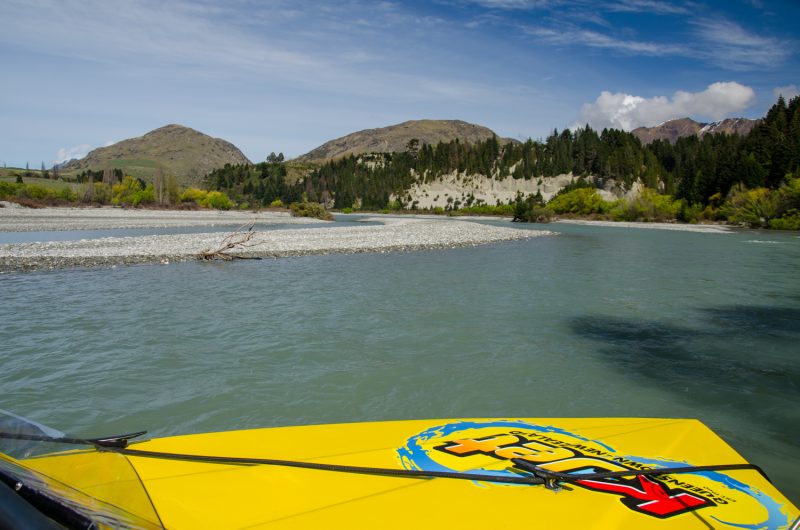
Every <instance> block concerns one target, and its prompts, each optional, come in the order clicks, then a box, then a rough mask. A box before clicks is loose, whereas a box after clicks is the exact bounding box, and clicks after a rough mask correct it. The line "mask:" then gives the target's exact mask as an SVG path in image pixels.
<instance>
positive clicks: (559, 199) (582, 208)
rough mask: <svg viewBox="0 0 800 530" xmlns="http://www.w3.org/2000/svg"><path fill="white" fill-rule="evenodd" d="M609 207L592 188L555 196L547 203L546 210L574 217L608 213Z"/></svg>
mask: <svg viewBox="0 0 800 530" xmlns="http://www.w3.org/2000/svg"><path fill="white" fill-rule="evenodd" d="M609 207H610V205H609V203H607V202H606V201H604V200H603V198H602V197H601V196H600V194H599V193H597V190H596V189H594V188H578V189H575V190H572V191H569V192H567V193H564V194H561V195H556V196H555V197H553V198H552V199H550V202H548V203H547V208H548V209H549V210H550V211H552V212H553V213H571V214H576V215H590V214H593V213H604V212H606V211H608V209H609Z"/></svg>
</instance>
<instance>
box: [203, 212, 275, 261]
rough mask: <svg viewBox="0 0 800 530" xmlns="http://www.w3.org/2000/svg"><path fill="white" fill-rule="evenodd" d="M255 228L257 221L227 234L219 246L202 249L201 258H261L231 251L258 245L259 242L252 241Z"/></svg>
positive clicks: (208, 259)
mask: <svg viewBox="0 0 800 530" xmlns="http://www.w3.org/2000/svg"><path fill="white" fill-rule="evenodd" d="M254 228H255V222H252V223H250V224H249V225H242V226H240V227H239V228H238V229H236V231H235V232H233V233H231V234H228V235H227V236H225V239H223V240H222V244H221V246H220V247H219V248H216V249H207V250H202V251H201V252H200V258H201V259H203V260H206V261H211V260H215V259H221V260H224V261H231V260H234V259H261V258H259V257H257V256H240V255H237V254H230V253H229V252H230V251H231V250H240V249H245V248H248V247H254V246H256V245H257V244H258V242H251V240H252V239H253V236H254V235H255V231H254Z"/></svg>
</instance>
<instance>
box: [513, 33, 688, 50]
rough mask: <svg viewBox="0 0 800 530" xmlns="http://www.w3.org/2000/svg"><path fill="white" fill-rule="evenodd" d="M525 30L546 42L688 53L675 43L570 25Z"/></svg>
mask: <svg viewBox="0 0 800 530" xmlns="http://www.w3.org/2000/svg"><path fill="white" fill-rule="evenodd" d="M525 32H526V33H528V34H529V35H533V36H534V37H537V38H538V39H540V40H541V41H544V42H547V43H548V44H555V45H565V46H568V45H576V44H580V45H584V46H589V47H592V48H603V49H608V50H616V51H618V52H622V53H625V54H631V55H649V56H664V55H686V54H687V53H689V50H688V49H687V48H685V47H684V46H680V45H677V44H666V43H658V42H647V41H638V40H625V39H619V38H616V37H612V36H610V35H607V34H605V33H600V32H598V31H591V30H585V29H580V28H577V27H572V26H569V27H565V28H563V29H554V28H545V27H527V28H525Z"/></svg>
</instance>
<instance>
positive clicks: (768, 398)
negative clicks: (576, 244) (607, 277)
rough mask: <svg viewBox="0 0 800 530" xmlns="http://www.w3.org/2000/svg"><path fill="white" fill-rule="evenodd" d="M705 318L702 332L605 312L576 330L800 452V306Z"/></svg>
mask: <svg viewBox="0 0 800 530" xmlns="http://www.w3.org/2000/svg"><path fill="white" fill-rule="evenodd" d="M702 314H703V315H704V316H703V317H702V318H701V319H700V320H699V321H698V322H697V323H698V324H700V325H699V326H698V327H697V328H690V327H682V326H677V325H673V324H668V323H664V322H660V321H656V320H648V319H644V318H642V319H636V318H616V317H610V316H598V315H589V316H581V317H577V318H574V319H573V320H572V322H571V323H570V325H571V327H572V330H573V332H574V333H576V334H577V335H579V336H581V337H584V338H587V339H590V340H592V341H595V342H597V343H598V350H597V351H598V352H599V353H600V354H601V355H602V356H603V357H605V358H607V359H608V360H609V361H611V362H612V363H613V364H614V365H615V366H616V367H617V368H618V369H619V370H620V371H622V372H623V373H624V374H625V375H627V376H630V377H634V378H636V379H638V380H641V381H642V383H643V384H647V385H653V386H654V387H657V388H660V389H663V390H666V391H670V392H674V393H677V394H680V396H681V397H682V398H685V399H690V400H694V401H696V402H698V403H701V404H702V405H703V407H704V408H706V409H707V408H709V407H710V408H711V409H715V410H723V409H727V410H735V411H736V414H737V415H744V416H746V417H747V418H748V419H749V420H751V421H752V422H754V423H756V424H761V425H762V426H764V427H766V428H767V429H769V430H770V431H771V432H773V433H774V436H775V438H777V439H780V440H782V441H785V442H786V443H788V444H791V445H794V446H798V447H800V406H798V403H800V346H798V345H800V309H798V308H792V307H779V306H771V307H758V306H724V307H714V308H707V309H704V310H702ZM765 335H767V336H768V337H769V338H768V340H764V336H765ZM794 352H797V353H794Z"/></svg>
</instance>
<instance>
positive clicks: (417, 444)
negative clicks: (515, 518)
mask: <svg viewBox="0 0 800 530" xmlns="http://www.w3.org/2000/svg"><path fill="white" fill-rule="evenodd" d="M398 456H399V458H400V461H401V463H402V465H403V466H404V467H405V468H406V469H420V470H426V471H459V472H466V473H469V472H473V473H480V474H482V475H487V474H488V475H497V476H519V471H518V470H515V471H512V470H511V469H510V468H511V467H512V466H513V464H512V462H511V459H523V460H526V461H528V462H530V463H532V464H534V465H536V466H539V467H541V468H543V469H546V470H549V471H554V472H559V473H569V474H575V475H578V477H580V475H581V474H588V473H602V472H607V471H609V472H615V471H630V470H650V469H660V468H669V467H680V466H686V465H687V463H686V462H676V461H671V460H656V459H651V458H644V457H637V456H629V455H623V454H619V453H617V452H616V451H615V450H614V448H612V447H611V446H609V445H608V444H606V443H604V442H602V441H600V440H592V439H589V438H587V437H585V436H582V435H580V434H577V433H572V432H568V431H566V430H564V429H561V428H558V427H554V426H549V425H533V424H530V423H528V422H524V421H515V420H495V421H483V422H481V421H459V422H453V423H448V424H445V425H438V426H435V427H431V428H429V429H426V430H425V431H423V432H421V433H419V434H417V435H415V436H412V437H411V438H409V439H408V441H407V443H406V444H405V446H403V447H402V448H400V449H398ZM481 484H482V485H485V484H486V483H485V482H482V483H481ZM505 486H508V484H505ZM572 486H578V487H579V488H581V489H584V490H588V491H591V492H596V493H602V494H607V495H614V496H617V497H618V498H619V501H620V502H621V504H622V505H623V506H625V507H626V508H627V509H630V510H633V511H635V512H638V513H641V514H644V515H648V516H651V517H656V518H661V519H666V518H671V517H675V516H678V515H681V514H685V513H688V512H693V511H696V510H701V509H704V508H711V507H718V508H719V510H714V511H713V512H711V513H718V514H720V515H726V517H725V519H727V520H731V519H740V517H741V513H742V512H743V510H747V507H748V506H750V507H751V508H752V501H757V502H758V503H759V504H760V505H761V508H762V509H763V508H766V511H767V514H768V516H769V517H768V520H767V521H759V522H760V523H762V524H763V523H766V525H764V526H759V528H761V527H764V528H773V527H774V526H773V525H772V524H771V523H775V522H777V521H778V520H780V519H783V516H782V510H780V505H778V504H776V503H775V502H774V501H773V500H772V499H771V498H770V497H767V496H766V495H764V494H763V493H761V492H759V491H756V490H753V489H752V488H750V487H749V486H747V485H746V484H743V483H740V482H738V481H736V480H734V479H732V478H731V477H729V476H726V475H723V474H721V473H718V472H707V471H706V472H701V471H698V472H692V473H690V474H680V475H677V474H673V475H669V474H668V469H665V473H664V474H659V475H648V476H644V475H636V476H632V477H630V478H628V477H625V478H621V477H615V478H597V477H594V478H589V477H587V478H586V479H580V478H576V480H575V481H574V482H570V485H569V487H572ZM512 487H513V486H512ZM524 487H527V486H524ZM759 511H760V510H759ZM749 513H751V514H752V513H753V512H752V511H751V512H749ZM760 513H762V514H763V511H760ZM728 515H730V516H731V517H730V518H728V517H727V516H728ZM712 517H713V518H714V519H715V520H716V521H717V522H719V523H722V524H727V525H733V526H736V524H734V523H729V522H727V521H726V520H723V518H717V517H715V516H712ZM740 520H741V519H740ZM775 527H778V526H775Z"/></svg>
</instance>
